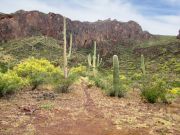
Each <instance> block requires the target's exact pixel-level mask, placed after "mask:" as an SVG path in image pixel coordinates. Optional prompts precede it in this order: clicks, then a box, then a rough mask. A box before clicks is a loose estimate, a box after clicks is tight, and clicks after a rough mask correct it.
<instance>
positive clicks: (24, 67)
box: [13, 58, 62, 89]
mask: <svg viewBox="0 0 180 135" xmlns="http://www.w3.org/2000/svg"><path fill="white" fill-rule="evenodd" d="M13 71H15V72H16V73H17V74H18V75H19V76H20V77H23V78H27V79H28V80H29V82H30V84H31V85H32V86H33V88H32V89H35V88H36V87H37V86H38V85H40V84H43V83H49V84H50V83H55V82H58V80H59V79H60V78H62V71H61V70H60V68H56V67H54V65H52V64H51V63H50V62H49V61H48V60H45V59H35V58H28V59H26V60H25V61H22V62H21V63H20V64H18V65H17V66H15V67H14V69H13Z"/></svg>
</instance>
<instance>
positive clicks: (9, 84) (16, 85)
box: [0, 71, 28, 96]
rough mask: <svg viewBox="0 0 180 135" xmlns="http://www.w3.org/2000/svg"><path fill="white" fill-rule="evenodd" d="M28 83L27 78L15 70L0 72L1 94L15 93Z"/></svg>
mask: <svg viewBox="0 0 180 135" xmlns="http://www.w3.org/2000/svg"><path fill="white" fill-rule="evenodd" d="M27 84H28V81H27V80H25V79H22V78H21V77H19V76H18V75H17V74H16V73H15V72H13V71H8V72H7V73H0V96H5V95H7V94H12V93H15V92H16V91H18V90H20V89H21V88H22V87H24V86H25V85H27Z"/></svg>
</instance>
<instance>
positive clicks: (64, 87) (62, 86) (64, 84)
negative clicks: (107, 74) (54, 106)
mask: <svg viewBox="0 0 180 135" xmlns="http://www.w3.org/2000/svg"><path fill="white" fill-rule="evenodd" d="M85 72H86V67H85V66H82V65H80V66H77V67H72V68H71V69H70V71H69V74H68V78H64V77H63V78H61V79H60V80H59V82H58V83H57V85H56V88H55V89H56V91H57V92H58V93H68V92H69V87H70V86H71V85H72V84H73V83H74V82H75V81H76V80H77V79H78V78H79V77H80V76H83V75H84V74H85Z"/></svg>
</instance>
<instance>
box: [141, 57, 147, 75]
mask: <svg viewBox="0 0 180 135" xmlns="http://www.w3.org/2000/svg"><path fill="white" fill-rule="evenodd" d="M141 71H142V73H143V75H145V74H146V69H145V64H144V55H143V54H141Z"/></svg>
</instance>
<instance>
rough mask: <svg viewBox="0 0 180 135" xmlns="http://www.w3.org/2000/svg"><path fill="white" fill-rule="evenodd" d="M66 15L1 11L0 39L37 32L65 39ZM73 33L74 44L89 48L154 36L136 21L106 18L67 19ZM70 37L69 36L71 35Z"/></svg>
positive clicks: (69, 30) (32, 34)
mask: <svg viewBox="0 0 180 135" xmlns="http://www.w3.org/2000/svg"><path fill="white" fill-rule="evenodd" d="M62 31H63V16H62V15H59V14H54V13H48V14H45V13H42V12H39V11H23V10H20V11H17V12H15V13H12V14H3V13H0V42H6V41H8V40H10V39H16V38H23V37H28V36H34V35H46V36H50V37H53V38H55V39H59V40H62V37H63V36H62ZM70 32H72V33H73V37H74V38H73V39H74V41H73V42H74V45H75V46H77V47H88V46H89V45H91V43H92V41H93V40H96V41H97V42H98V43H99V44H103V45H105V44H106V45H108V44H110V46H111V45H112V44H116V43H118V42H126V41H128V40H144V39H149V38H150V37H152V35H151V34H150V33H148V32H145V31H143V30H142V28H141V26H140V25H139V24H137V23H136V22H134V21H129V22H119V21H117V20H110V19H108V20H104V21H100V20H99V21H97V22H80V21H72V20H70V19H67V33H70ZM67 38H69V37H67Z"/></svg>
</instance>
